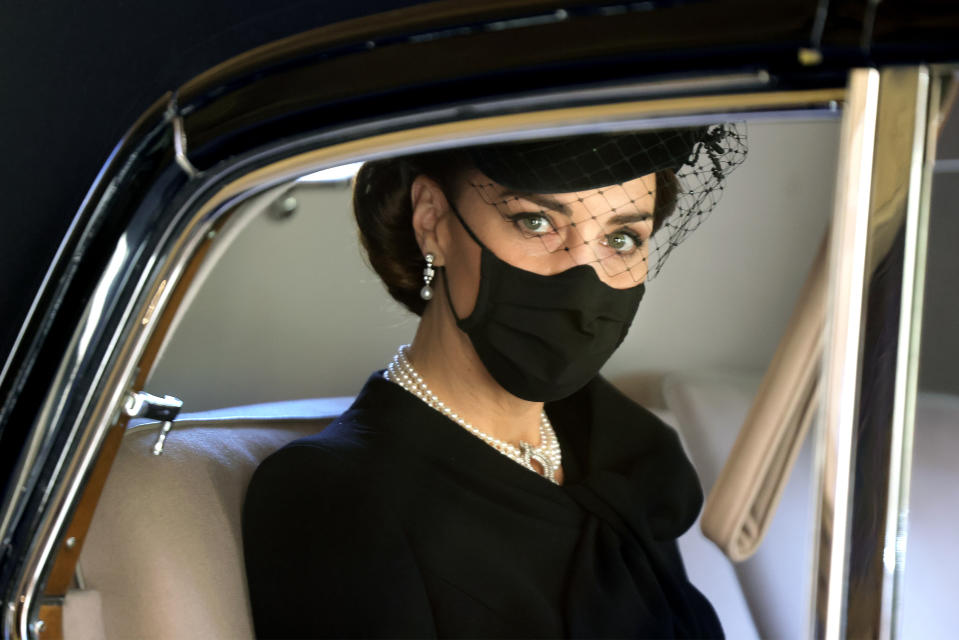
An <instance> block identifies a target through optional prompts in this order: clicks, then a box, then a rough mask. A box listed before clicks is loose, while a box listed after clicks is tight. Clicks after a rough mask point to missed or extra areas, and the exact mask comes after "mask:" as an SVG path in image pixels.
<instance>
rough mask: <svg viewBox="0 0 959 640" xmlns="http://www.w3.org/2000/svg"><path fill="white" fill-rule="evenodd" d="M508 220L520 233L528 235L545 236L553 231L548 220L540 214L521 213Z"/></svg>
mask: <svg viewBox="0 0 959 640" xmlns="http://www.w3.org/2000/svg"><path fill="white" fill-rule="evenodd" d="M510 219H511V220H512V221H513V223H514V224H515V225H516V226H517V227H519V230H520V231H522V232H523V233H526V234H529V235H536V236H538V235H545V234H547V233H549V232H551V231H552V230H553V224H552V223H551V222H550V220H549V218H547V217H546V216H544V215H543V214H540V213H521V214H518V215H516V216H512V217H511V218H510Z"/></svg>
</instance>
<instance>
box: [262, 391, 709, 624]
mask: <svg viewBox="0 0 959 640" xmlns="http://www.w3.org/2000/svg"><path fill="white" fill-rule="evenodd" d="M546 410H547V412H548V415H549V417H550V420H551V421H552V422H553V425H554V428H555V429H556V433H557V436H558V438H559V440H560V444H561V446H562V450H563V469H564V474H565V479H564V484H563V485H562V486H558V485H554V484H552V483H551V482H549V481H548V480H546V479H544V478H542V477H540V476H538V475H536V474H535V473H532V472H531V471H529V470H527V469H525V468H523V467H521V466H520V465H518V464H516V463H515V462H513V461H512V460H510V459H508V458H507V457H505V456H504V455H502V454H500V453H499V452H497V451H496V450H495V449H493V448H492V447H490V446H489V445H487V444H486V443H484V442H482V441H481V440H480V439H479V438H477V437H475V436H473V435H472V434H470V433H469V432H467V431H466V430H464V429H463V428H461V427H459V426H458V425H456V424H455V423H453V422H451V421H450V420H448V419H447V418H446V417H444V416H443V415H441V414H440V413H438V412H436V411H434V410H433V409H431V408H429V407H428V406H426V405H425V404H424V403H423V402H421V401H420V400H419V399H418V398H416V397H414V396H412V395H410V394H409V393H407V392H406V391H405V390H403V389H402V388H400V387H399V386H396V385H395V384H393V383H391V382H388V381H386V380H385V379H383V378H382V377H381V375H380V374H374V375H373V376H372V377H371V378H370V380H369V381H368V382H367V384H366V386H365V388H364V389H363V391H362V392H361V393H360V395H359V397H358V398H357V400H356V402H355V403H354V405H353V406H352V408H351V409H350V410H349V411H347V412H346V413H345V414H344V415H343V416H341V417H340V418H339V419H338V420H337V421H336V422H334V423H333V424H332V425H330V426H329V427H328V428H327V429H326V430H325V431H323V432H322V433H320V434H318V435H315V436H311V437H308V438H304V439H301V440H298V441H296V442H294V443H292V444H290V445H288V446H287V447H285V448H283V449H282V450H280V451H279V452H277V453H275V454H273V455H272V456H270V457H269V458H268V459H267V460H266V461H264V462H263V464H262V465H261V466H260V467H259V469H257V471H256V474H255V475H254V477H253V480H252V481H251V484H250V488H249V490H248V493H247V498H246V505H245V508H244V514H243V532H244V548H245V552H246V564H247V574H248V579H249V583H250V596H251V599H252V604H253V617H254V621H255V624H256V631H257V635H258V636H260V637H304V636H308V637H326V636H340V637H341V636H364V637H369V636H416V637H436V636H440V637H560V636H573V637H655V638H662V637H717V636H722V628H721V627H720V625H719V621H718V619H717V618H716V614H715V613H714V611H713V609H712V607H711V606H710V604H709V602H708V601H707V600H706V599H705V598H704V597H703V596H702V594H700V593H699V591H697V590H696V588H695V587H693V586H692V585H691V584H690V583H689V582H688V580H687V578H686V574H685V571H684V569H683V564H682V561H681V559H680V557H679V553H678V549H677V546H676V538H677V536H679V535H680V534H682V533H683V532H684V531H685V530H686V529H687V528H688V527H689V526H690V525H691V524H692V523H693V521H694V520H695V518H696V515H697V513H698V512H699V509H700V506H701V504H702V491H701V489H700V486H699V482H698V480H697V478H696V475H695V472H694V471H693V469H692V467H691V465H690V463H689V461H688V459H687V458H686V455H685V454H684V452H683V450H682V448H681V446H680V444H679V440H678V438H677V436H676V434H675V432H674V431H673V430H672V429H670V428H669V427H667V426H666V425H664V424H663V423H662V422H661V421H660V420H659V419H657V418H656V417H655V416H653V415H652V414H651V413H649V412H648V411H646V410H645V409H643V408H641V407H639V406H638V405H636V404H635V403H633V402H632V401H630V400H629V399H627V398H626V397H625V396H623V395H622V394H620V393H619V392H618V391H617V390H616V389H614V388H613V387H612V386H611V385H610V384H609V383H607V382H606V381H605V380H603V379H601V378H597V379H595V380H594V381H593V382H591V383H590V384H589V385H587V387H586V388H584V389H583V390H581V391H579V392H577V393H576V394H574V395H573V396H571V397H570V398H567V399H565V400H562V401H558V402H555V403H550V404H547V407H546Z"/></svg>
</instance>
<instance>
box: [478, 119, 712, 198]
mask: <svg viewBox="0 0 959 640" xmlns="http://www.w3.org/2000/svg"><path fill="white" fill-rule="evenodd" d="M706 131H707V129H706V127H692V128H682V129H669V130H663V131H642V132H636V133H628V134H590V135H580V136H573V137H565V138H556V139H549V140H535V141H532V142H517V143H509V144H494V145H487V146H477V147H473V148H471V149H470V155H471V156H472V158H473V162H474V163H475V164H476V168H477V169H479V170H480V171H482V172H483V173H484V174H485V175H486V176H488V177H489V178H490V179H491V180H493V181H494V182H497V183H499V184H501V185H503V186H504V187H506V188H508V189H514V190H517V191H526V192H530V193H564V192H569V191H585V190H588V189H597V188H600V187H606V186H609V185H612V184H618V183H621V182H627V181H629V180H633V179H634V178H638V177H640V176H644V175H647V174H650V173H655V172H656V171H661V170H664V169H673V170H678V169H679V168H680V167H682V166H683V165H684V164H686V163H687V162H689V161H690V158H691V156H692V155H693V149H694V147H695V145H696V143H697V142H700V141H702V139H703V137H704V136H705V135H706Z"/></svg>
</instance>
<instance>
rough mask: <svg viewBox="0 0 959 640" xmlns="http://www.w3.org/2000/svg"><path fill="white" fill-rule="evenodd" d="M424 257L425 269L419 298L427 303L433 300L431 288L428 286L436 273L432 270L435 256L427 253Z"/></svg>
mask: <svg viewBox="0 0 959 640" xmlns="http://www.w3.org/2000/svg"><path fill="white" fill-rule="evenodd" d="M424 257H425V258H426V267H425V268H424V269H423V288H422V289H420V297H421V298H422V299H423V300H427V301H429V300H432V299H433V288H432V287H431V286H430V284H431V283H432V282H433V276H434V275H436V271H435V270H434V269H433V260H435V259H436V256H434V255H433V254H432V253H427V254H426V256H424Z"/></svg>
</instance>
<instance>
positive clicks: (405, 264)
mask: <svg viewBox="0 0 959 640" xmlns="http://www.w3.org/2000/svg"><path fill="white" fill-rule="evenodd" d="M473 166H474V165H473V162H472V160H471V158H470V156H469V154H468V152H466V151H465V150H461V149H460V150H453V151H437V152H433V153H424V154H419V155H414V156H404V157H401V158H389V159H386V160H375V161H372V162H366V163H364V164H363V166H362V167H360V170H359V172H358V173H357V174H356V179H355V180H354V183H353V184H354V186H353V214H354V215H355V216H356V223H357V225H358V227H359V235H360V242H361V243H362V245H363V248H364V249H365V250H366V255H367V258H368V260H369V262H370V266H372V267H373V270H374V271H376V273H377V274H378V275H379V276H380V278H381V279H382V280H383V283H384V284H385V285H386V290H387V291H389V293H390V295H391V296H393V298H394V299H395V300H397V301H398V302H400V303H401V304H402V305H403V306H405V307H406V308H407V309H409V310H410V311H412V312H413V313H415V314H416V315H418V316H421V315H423V311H424V310H425V309H426V301H425V300H423V299H422V298H420V289H421V288H422V286H423V267H424V265H425V261H424V259H423V253H422V252H421V251H420V248H419V245H418V244H417V242H416V236H415V235H414V233H413V203H412V199H411V197H410V189H411V187H412V185H413V180H414V179H416V176H419V175H427V176H429V177H430V178H432V179H434V180H436V182H437V183H438V184H439V185H440V187H442V188H443V191H444V192H445V193H446V194H447V195H448V196H449V197H455V196H456V195H457V189H458V187H459V186H460V185H459V184H458V183H457V178H459V177H460V176H461V175H462V174H463V173H464V172H466V171H467V170H469V169H470V168H472V167H473ZM678 191H679V180H678V179H677V178H676V172H675V171H673V170H672V169H665V170H662V171H657V172H656V203H655V205H654V209H653V231H654V232H655V231H656V230H657V229H659V227H660V226H662V224H663V222H664V221H665V220H666V218H668V217H669V216H670V214H672V212H673V210H674V209H675V207H676V198H677V194H678Z"/></svg>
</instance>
